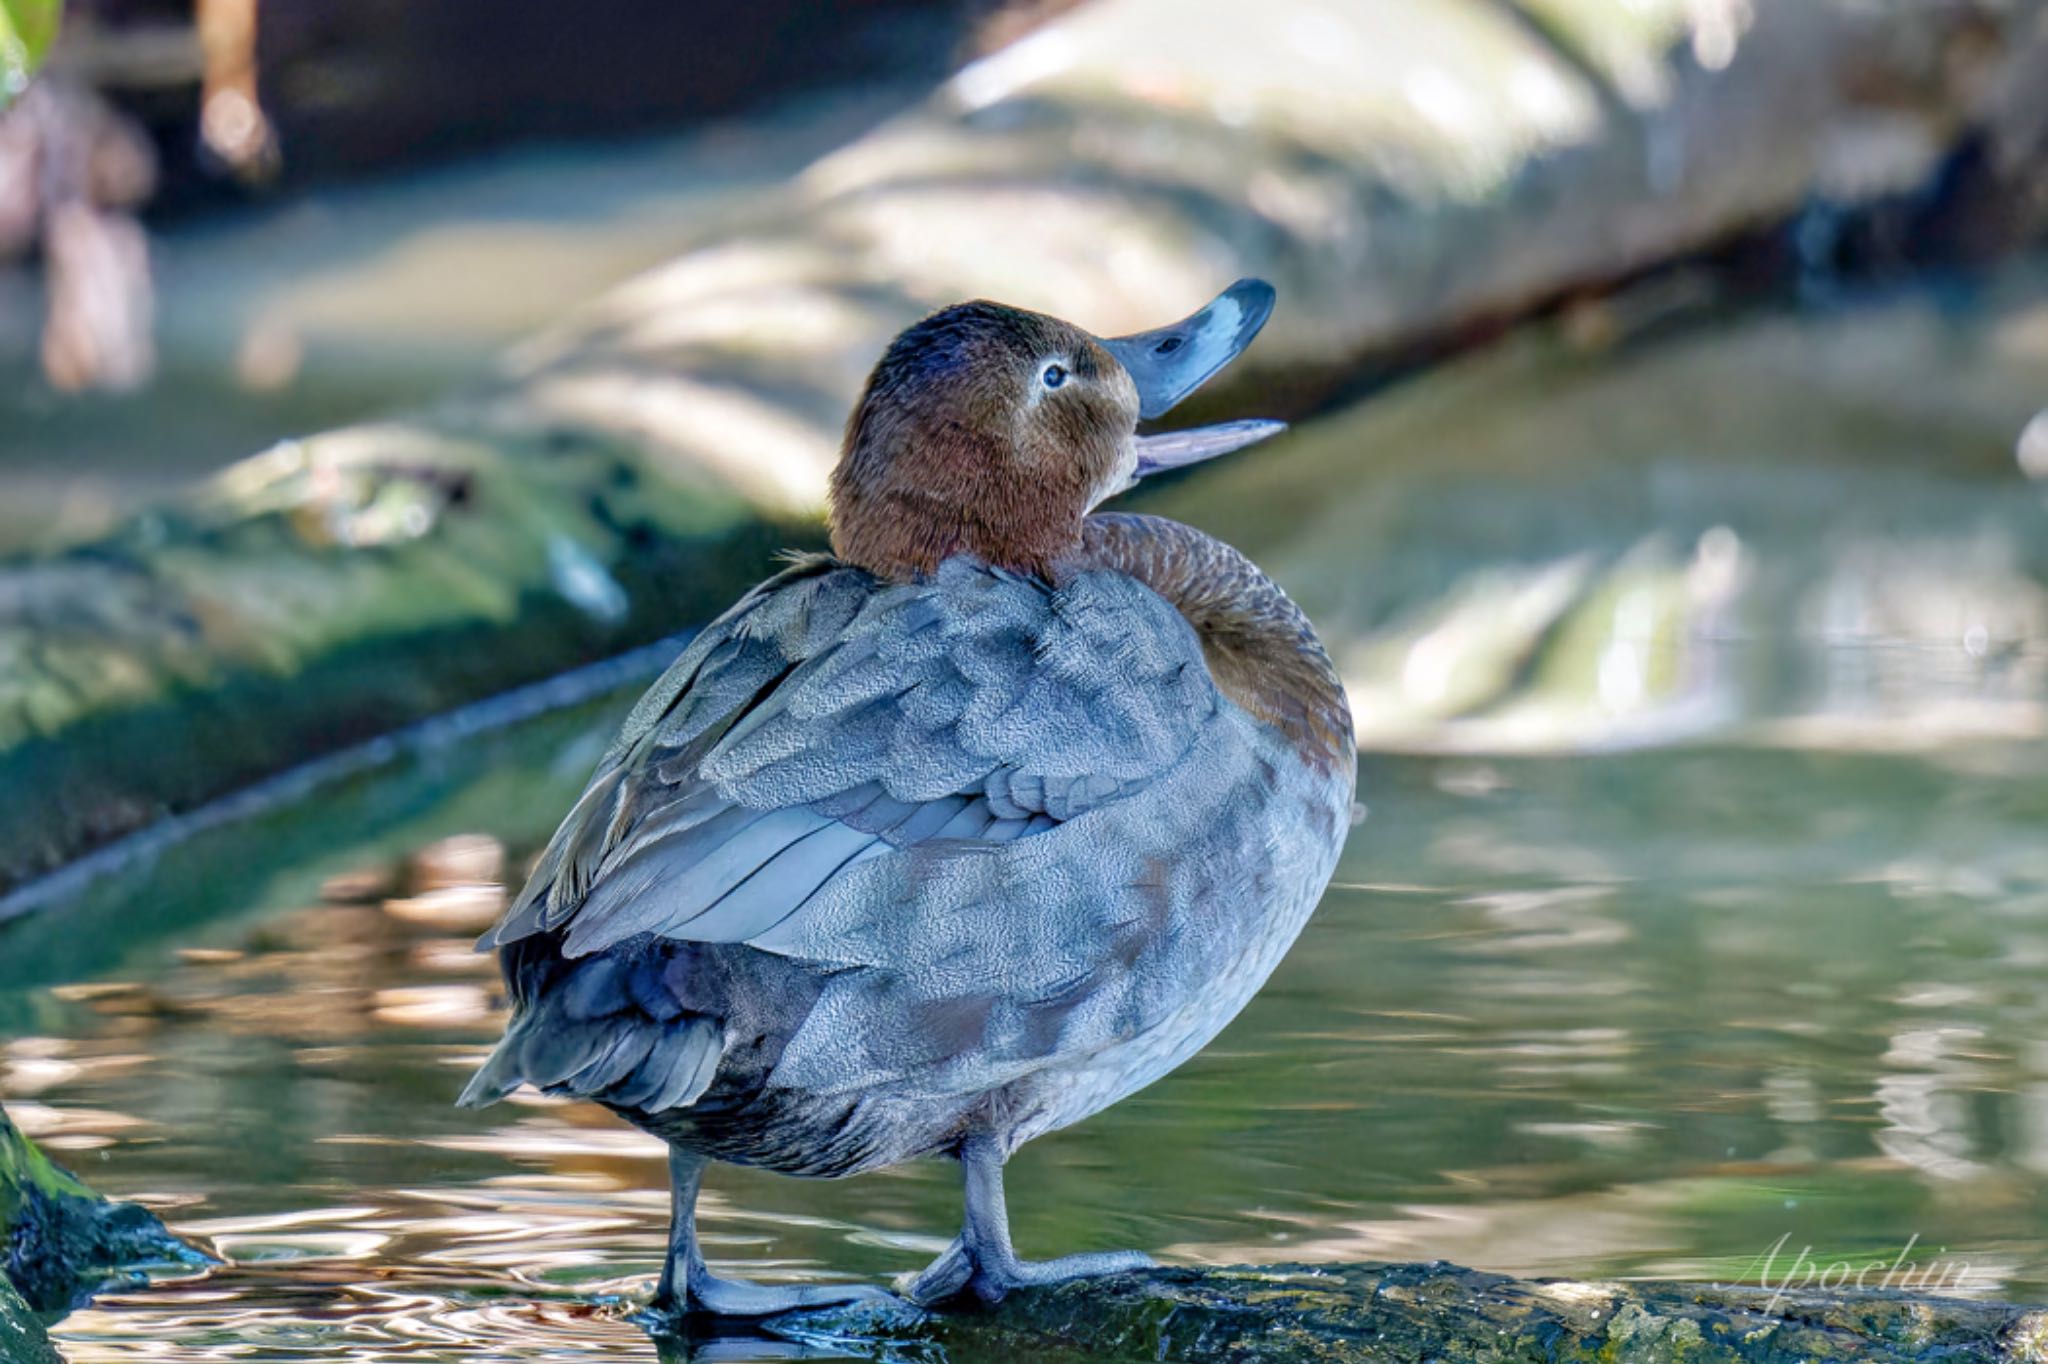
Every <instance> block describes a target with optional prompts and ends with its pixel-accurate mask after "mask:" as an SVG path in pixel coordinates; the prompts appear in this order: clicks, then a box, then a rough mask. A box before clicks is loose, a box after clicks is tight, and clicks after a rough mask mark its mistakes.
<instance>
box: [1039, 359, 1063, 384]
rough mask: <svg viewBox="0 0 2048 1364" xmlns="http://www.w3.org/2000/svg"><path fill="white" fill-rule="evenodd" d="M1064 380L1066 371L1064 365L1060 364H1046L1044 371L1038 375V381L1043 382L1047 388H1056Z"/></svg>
mask: <svg viewBox="0 0 2048 1364" xmlns="http://www.w3.org/2000/svg"><path fill="white" fill-rule="evenodd" d="M1066 381H1067V371H1066V368H1065V366H1062V365H1047V366H1046V367H1045V370H1044V372H1042V373H1041V374H1040V375H1039V376H1038V382H1039V383H1041V384H1044V385H1045V386H1046V387H1047V388H1058V387H1059V386H1060V385H1061V384H1063V383H1065V382H1066Z"/></svg>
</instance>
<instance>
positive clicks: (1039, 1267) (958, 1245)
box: [896, 1237, 1156, 1307]
mask: <svg viewBox="0 0 2048 1364" xmlns="http://www.w3.org/2000/svg"><path fill="white" fill-rule="evenodd" d="M1004 1250H1006V1251H1008V1247H1004ZM1155 1263H1156V1262H1155V1261H1154V1260H1153V1259H1152V1257H1151V1256H1149V1255H1146V1254H1144V1253H1142V1252H1140V1251H1135V1250H1110V1251H1100V1252H1097V1253H1095V1254H1089V1255H1062V1256H1061V1257H1060V1258H1058V1259H1057V1260H1020V1259H1018V1258H1017V1256H1016V1253H1015V1252H1014V1251H1009V1253H1007V1254H1002V1255H995V1254H989V1253H987V1252H986V1251H984V1252H982V1253H977V1252H975V1251H974V1250H971V1249H969V1248H968V1246H967V1244H966V1241H965V1238H964V1237H963V1238H962V1239H961V1240H958V1241H955V1242H954V1243H953V1244H952V1245H950V1246H948V1247H947V1248H946V1253H945V1254H943V1255H941V1256H939V1258H938V1259H936V1260H934V1261H932V1262H931V1264H930V1265H928V1266H926V1267H925V1268H924V1269H923V1270H922V1271H921V1272H919V1273H917V1274H907V1275H905V1276H904V1277H902V1278H901V1279H898V1280H897V1281H896V1291H897V1292H898V1293H900V1294H902V1295H903V1296H904V1297H906V1298H908V1299H910V1301H912V1302H914V1303H916V1304H917V1305H918V1306H919V1307H931V1306H934V1305H936V1304H938V1303H942V1302H949V1301H952V1300H954V1299H957V1298H961V1297H966V1296H969V1295H971V1296H973V1297H976V1298H979V1299H980V1300H981V1301H983V1302H986V1303H996V1302H1001V1301H1002V1300H1003V1298H1004V1297H1006V1296H1008V1295H1009V1294H1010V1293H1011V1292H1012V1291H1014V1290H1016V1289H1019V1288H1041V1287H1044V1286H1046V1285H1048V1284H1057V1283H1068V1282H1070V1281H1072V1280H1074V1279H1093V1278H1099V1277H1100V1276H1102V1275H1104V1274H1123V1273H1127V1272H1129V1271H1131V1270H1137V1269H1150V1268H1152V1267H1153V1265H1154V1264H1155Z"/></svg>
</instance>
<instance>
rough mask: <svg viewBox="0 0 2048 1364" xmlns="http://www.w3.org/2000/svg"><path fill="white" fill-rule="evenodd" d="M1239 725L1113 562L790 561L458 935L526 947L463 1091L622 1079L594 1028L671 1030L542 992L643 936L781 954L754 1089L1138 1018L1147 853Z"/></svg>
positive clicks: (622, 1048) (1143, 1016)
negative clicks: (549, 1037)
mask: <svg viewBox="0 0 2048 1364" xmlns="http://www.w3.org/2000/svg"><path fill="white" fill-rule="evenodd" d="M1247 723H1248V722H1247V721H1246V720H1245V718H1244V717H1243V715H1242V714H1241V713H1240V712H1237V711H1236V710H1235V708H1233V707H1230V706H1228V704H1227V703H1225V702H1223V701H1222V700H1221V698H1220V696H1219V694H1218V692H1217V690H1216V687H1215V685H1214V684H1213V682H1212V681H1211V680H1210V677H1209V674H1208V672H1207V670H1206V669H1205V668H1204V666H1203V661H1202V651H1201V646H1200V644H1199V643H1198V641H1197V640H1196V638H1195V636H1194V633H1193V631H1192V630H1191V629H1190V628H1189V626H1188V625H1187V623H1186V622H1185V621H1184V620H1183V619H1182V618H1181V616H1180V615H1179V614H1178V613H1177V612H1176V611H1175V610H1174V609H1173V608H1172V606H1170V605H1169V604H1168V603H1167V602H1165V601H1164V600H1163V599H1162V598H1160V597H1159V596H1158V595H1157V594H1156V593H1154V592H1152V591H1151V590H1150V589H1148V588H1146V587H1145V586H1143V585H1142V584H1140V583H1138V582H1137V581H1135V580H1134V579H1132V578H1129V577H1127V576H1125V575H1123V574H1120V573H1113V572H1083V573H1079V574H1076V575H1075V576H1074V577H1072V578H1071V579H1069V580H1067V581H1065V582H1063V583H1062V584H1061V585H1060V586H1059V587H1057V588H1053V587H1048V586H1047V585H1046V584H1044V583H1042V582H1038V581H1036V580H1030V579H1025V578H1021V577H1017V576H1014V575H1010V574H1005V573H1001V572H996V571H992V570H989V569H987V568H984V567H981V566H978V565H974V564H971V563H968V562H965V561H954V562H950V563H948V564H947V565H946V566H945V567H944V568H943V569H942V570H941V571H940V572H939V573H938V574H937V575H935V576H934V577H933V578H932V579H931V580H929V581H926V582H922V583H915V584H888V583H884V582H881V581H879V580H877V579H875V578H873V577H871V576H870V575H868V574H866V573H864V572H861V571H859V570H855V569H850V568H844V567H840V566H837V565H836V564H833V563H832V562H831V561H813V562H809V563H806V564H803V565H800V566H799V567H798V568H796V569H793V570H791V571H790V572H788V573H786V574H784V575H782V576H781V577H780V578H778V579H775V580H773V581H771V582H770V583H767V584H764V585H763V586H762V588H760V589H758V590H757V591H756V592H754V593H753V594H751V595H750V596H749V597H747V598H746V599H745V600H743V601H742V602H741V603H740V604H739V605H737V606H736V607H734V608H733V610H732V611H730V612H728V613H727V614H726V615H725V616H724V617H723V618H721V619H720V620H719V621H717V622H716V623H714V624H713V625H711V626H710V627H708V628H707V629H706V630H705V631H704V633H703V634H702V635H700V636H699V637H698V638H697V639H696V640H695V641H693V642H692V644H691V646H690V647H689V649H688V650H687V651H686V652H685V653H684V655H683V656H682V657H681V658H679V659H678V660H677V662H676V663H675V665H674V666H673V667H672V668H671V669H670V670H669V672H668V673H667V674H666V675H665V676H664V677H663V678H662V680H661V681H659V682H658V683H656V685H655V686H654V687H653V688H652V689H651V690H650V691H649V693H648V694H647V696H646V697H645V698H644V699H643V701H642V702H641V704H640V705H639V707H638V708H637V709H636V710H635V711H634V713H633V715H632V717H631V718H630V719H629V721H628V723H627V725H626V727H625V730H624V731H623V733H622V735H621V737H620V739H619V741H618V743H617V744H616V745H615V746H614V747H613V749H612V750H611V752H610V753H609V754H608V755H607V757H606V758H605V759H604V761H603V763H602V764H601V765H600V768H599V770H598V772H597V774H596V775H595V777H593V779H592V781H591V783H590V785H589V787H588V789H587V790H586V792H585V795H584V797H583V798H582V800H581V801H580V802H579V803H578V805H577V806H576V808H575V809H574V811H573V812H572V813H571V814H570V816H569V817H568V819H567V820H565V821H564V823H563V825H562V827H561V828H560V830H559V831H558V832H557V833H556V835H555V838H554V840H553V841H552V842H551V844H550V845H549V847H548V849H547V851H546V852H545V853H544V855H543V857H542V859H541V861H540V863H539V865H538V867H537V869H536V871H535V874H534V876H533V878H532V880H531V881H530V883H529V884H528V885H527V887H526V888H525V890H524V891H523V893H522V894H521V895H520V896H519V897H518V899H517V901H516V902H515V903H514V905H513V906H512V908H511V909H510V910H509V911H508V913H507V915H506V917H505V919H504V921H503V922H502V923H501V924H500V925H499V926H498V927H497V928H496V929H495V930H493V932H492V933H491V934H489V935H487V936H486V938H485V939H484V942H483V944H482V945H483V946H487V947H488V946H514V947H518V946H519V945H522V944H523V945H525V946H524V948H522V950H521V951H519V952H515V953H512V954H508V963H509V961H510V959H511V957H513V956H520V957H521V959H522V960H528V961H532V960H535V955H534V951H533V949H534V948H543V951H542V953H541V955H542V956H544V957H545V958H546V959H547V962H548V964H547V967H546V970H545V972H544V973H543V975H542V976H541V977H540V978H537V979H535V980H531V981H528V982H525V983H522V982H521V981H520V980H519V979H516V978H515V979H514V980H513V987H514V991H515V998H516V1000H517V1002H518V1003H520V1004H521V1006H522V1017H521V1019H520V1020H519V1021H518V1022H516V1023H515V1025H514V1028H513V1030H512V1034H511V1035H510V1036H508V1039H507V1042H506V1045H505V1047H504V1048H501V1057H502V1054H503V1053H504V1052H506V1051H507V1050H516V1051H517V1052H518V1053H519V1056H518V1057H516V1058H514V1059H512V1060H509V1061H503V1062H502V1063H499V1062H495V1061H494V1067H493V1069H491V1071H490V1072H489V1074H490V1076H491V1078H490V1079H489V1080H485V1079H483V1078H482V1077H480V1078H479V1081H478V1084H479V1085H480V1086H481V1087H482V1088H481V1090H480V1091H479V1093H480V1094H481V1095H483V1096H485V1097H495V1095H496V1094H497V1093H502V1092H504V1090H505V1089H507V1088H509V1085H510V1084H516V1083H517V1082H518V1080H519V1079H520V1078H525V1079H527V1080H531V1081H535V1082H536V1083H541V1084H553V1085H554V1086H555V1087H557V1088H558V1089H562V1090H565V1091H566V1092H570V1093H576V1094H586V1095H590V1096H592V1097H600V1098H606V1099H607V1101H614V1102H615V1101H616V1092H615V1091H616V1088H617V1081H616V1080H615V1079H614V1078H613V1076H612V1074H611V1072H612V1071H614V1070H620V1069H621V1068H623V1069H624V1073H625V1074H627V1075H628V1077H629V1078H631V1079H632V1080H633V1083H634V1084H635V1085H636V1086H638V1087H640V1088H645V1087H646V1083H648V1082H646V1081H643V1080H642V1079H641V1078H640V1072H639V1070H638V1069H636V1068H635V1067H634V1066H631V1065H628V1064H627V1059H628V1058H627V1057H626V1053H627V1052H629V1051H632V1050H634V1049H635V1048H638V1047H640V1045H641V1043H640V1042H639V1041H638V1040H635V1041H633V1042H620V1041H619V1040H618V1039H617V1038H616V1037H614V1036H611V1035H610V1033H609V1032H607V1031H606V1029H610V1032H617V1031H619V1030H620V1029H621V1028H626V1029H628V1030H631V1029H640V1030H642V1031H647V1032H650V1033H651V1032H655V1031H660V1030H663V1029H672V1028H673V1027H674V1026H675V1024H674V1023H673V1022H659V1021H657V1020H655V1019H653V1017H652V1016H651V1014H649V1013H648V1010H646V1009H645V1008H638V1007H635V1008H629V1009H625V1010H623V1011H622V1012H621V1014H620V1017H619V1020H617V1021H614V1022H610V1023H607V1024H606V1025H605V1027H604V1028H598V1029H595V1030H593V1029H591V1028H589V1027H588V1026H586V1025H584V1024H580V1023H575V1024H573V1025H572V1020H570V1019H568V1017H567V1014H568V1012H569V1011H568V1010H566V1008H565V1007H564V1003H563V1000H564V999H565V998H566V997H567V995H568V994H569V993H570V992H571V986H572V985H573V984H574V983H575V981H576V979H577V978H578V977H579V976H580V973H581V972H582V971H585V970H589V969H590V968H589V967H585V966H583V965H582V964H581V963H582V959H585V958H603V957H606V956H607V955H616V956H619V957H621V958H623V959H628V960H632V961H636V962H638V961H648V960H654V961H661V962H666V961H669V960H670V955H669V954H668V952H667V950H666V949H664V950H652V951H651V950H650V947H649V944H650V942H652V943H664V942H665V943H670V944H678V945H680V944H705V945H711V944H731V945H740V944H743V945H745V947H744V948H731V949H718V950H727V951H730V950H741V951H747V950H751V951H753V952H757V953H764V954H769V955H772V956H773V957H775V958H777V959H779V960H781V961H783V962H786V963H788V964H789V965H790V966H793V967H797V968H800V970H801V971H802V973H803V974H804V975H805V977H806V979H807V980H809V981H810V982H811V985H810V988H808V989H804V990H797V991H794V992H793V993H792V996H791V1001H790V1005H789V1008H790V1009H792V1010H794V1009H796V1008H798V1007H799V1006H800V1008H801V1012H800V1013H798V1015H797V1016H796V1017H791V1018H786V1019H780V1020H774V1021H777V1022H779V1023H780V1024H781V1026H782V1027H783V1028H785V1029H786V1031H785V1033H784V1035H783V1037H782V1038H780V1039H778V1041H779V1042H781V1043H786V1045H780V1046H779V1047H778V1048H777V1054H776V1056H775V1058H774V1062H773V1065H772V1068H771V1069H772V1073H771V1074H769V1075H767V1076H766V1077H765V1079H766V1083H768V1084H771V1085H775V1086H783V1087H800V1088H804V1089H807V1090H812V1091H824V1092H840V1093H844V1092H848V1091H850V1090H852V1089H856V1088H859V1087H862V1086H868V1085H873V1084H876V1083H878V1082H894V1081H900V1080H902V1079H903V1078H904V1077H907V1076H922V1077H923V1079H922V1080H921V1081H920V1083H923V1084H928V1085H930V1086H931V1087H933V1088H934V1089H935V1090H936V1091H939V1092H963V1091H964V1090H967V1089H971V1088H975V1087H986V1086H987V1085H989V1084H993V1083H1000V1082H1001V1081H1002V1080H1003V1078H1004V1077H1005V1076H1008V1075H1012V1074H1015V1073H1019V1072H1021V1071H1024V1070H1028V1069H1030V1068H1031V1067H1032V1066H1033V1065H1035V1064H1037V1063H1039V1062H1040V1061H1042V1060H1043V1058H1045V1057H1046V1056H1048V1055H1051V1054H1052V1053H1054V1052H1055V1051H1058V1050H1060V1049H1062V1048H1065V1047H1069V1046H1072V1045H1075V1044H1076V1042H1077V1040H1078V1041H1080V1042H1082V1043H1083V1044H1086V1043H1087V1042H1088V1041H1089V1039H1094V1040H1104V1039H1108V1038H1110V1037H1113V1036H1117V1035H1126V1034H1130V1033H1132V1032H1135V1031H1138V1030H1142V1028H1143V1027H1144V1026H1145V1025H1146V1022H1147V1019H1148V1018H1149V1017H1150V1016H1151V1015H1153V1014H1156V1013H1157V1012H1158V1011H1159V1010H1160V1009H1161V1008H1165V1007H1167V1006H1168V1004H1169V1003H1170V1002H1171V1000H1172V998H1173V997H1174V988H1170V983H1169V982H1167V981H1165V980H1163V979H1159V978H1157V977H1156V976H1148V975H1147V973H1146V971H1145V970H1143V969H1141V968H1140V966H1139V963H1140V960H1141V959H1142V958H1144V957H1145V956H1146V954H1147V952H1148V949H1149V948H1150V947H1151V946H1153V945H1155V944H1157V943H1160V942H1163V941H1164V940H1165V939H1166V938H1167V937H1168V936H1169V925H1168V919H1169V918H1170V916H1171V912H1172V910H1173V909H1174V908H1175V905H1174V904H1173V903H1172V901H1174V900H1175V899H1177V898H1184V893H1182V892H1175V891H1172V890H1171V889H1170V888H1169V887H1168V885H1167V884H1166V878H1164V877H1162V876H1161V875H1160V873H1159V869H1158V862H1159V859H1158V857H1157V856H1156V852H1157V848H1156V846H1155V845H1157V844H1158V843H1159V841H1160V839H1162V838H1165V837H1167V836H1168V834H1169V832H1170V831H1171V830H1173V828H1174V827H1175V826H1176V825H1177V824H1178V823H1179V822H1180V821H1181V820H1190V821H1197V822H1200V821H1203V820H1206V819H1208V818H1209V815H1208V814H1207V813H1206V811H1207V808H1208V807H1210V806H1211V804H1212V803H1214V802H1222V801H1225V800H1227V799H1228V798H1229V796H1230V793H1231V791H1232V790H1233V789H1234V788H1236V787H1238V786H1240V785H1241V784H1242V783H1244V782H1246V781H1254V782H1255V781H1258V780H1260V777H1259V773H1258V771H1257V765H1256V761H1255V759H1254V757H1253V756H1252V755H1251V754H1250V753H1249V751H1248V750H1247V748H1246V746H1245V743H1244V733H1243V731H1244V729H1245V727H1246V725H1247ZM1191 791H1193V792H1199V793H1200V799H1195V800H1191V799H1190V797H1189V795H1188V794H1187V793H1189V792H1191ZM1141 794H1142V795H1144V796H1145V797H1146V799H1144V800H1142V801H1141V800H1136V799H1134V798H1135V797H1138V796H1140V795H1141ZM1118 811H1120V812H1121V813H1120V814H1119V815H1118V817H1117V818H1116V820H1115V821H1114V822H1109V823H1102V824H1099V825H1095V824H1092V823H1091V822H1090V821H1089V816H1091V815H1094V816H1097V817H1104V816H1107V815H1109V814H1110V813H1111V812H1118ZM1134 830H1136V831H1140V832H1134ZM1200 832H1202V833H1206V832H1208V831H1207V830H1206V829H1203V830H1201V831H1200ZM1196 836H1197V832H1196V831H1195V830H1189V831H1186V832H1183V833H1182V834H1181V835H1180V837H1182V838H1183V839H1192V838H1195V837H1196ZM1148 847H1149V848H1152V849H1153V851H1154V854H1155V855H1151V856H1148V855H1147V849H1148ZM544 945H545V946H544ZM702 950H712V949H711V948H709V947H706V948H705V949H702ZM721 960H725V959H723V958H721ZM663 969H670V971H671V976H673V974H674V970H673V968H663ZM1175 969H1178V968H1175ZM686 974H687V973H686ZM698 974H699V975H702V972H699V973H698ZM1184 984H1185V982H1173V983H1172V985H1174V986H1178V985H1184ZM593 988H595V986H593ZM682 993H683V994H684V995H688V994H690V993H691V991H690V990H688V989H684V990H683V991H682ZM714 993H715V992H714ZM753 993H754V994H756V995H758V993H759V989H758V988H755V989H754V990H753ZM543 995H544V996H546V997H545V998H541V997H540V996H543ZM670 1004H671V1007H670V1012H671V1013H672V1014H674V1013H678V1012H682V1013H685V1014H686V1016H689V1017H695V1016H697V1014H696V1013H694V1012H691V1011H694V1010H706V1011H710V1012H712V1013H714V1014H716V1015H718V1016H720V1017H723V1015H724V1014H728V1013H732V1012H734V1011H735V1010H736V1008H737V1007H738V1006H735V1005H734V1004H733V1003H732V1002H731V1001H730V1000H729V999H723V998H721V999H682V1000H679V1001H678V1000H673V999H671V1001H670ZM543 1015H545V1016H546V1017H543ZM750 1026H752V1025H750ZM1077 1029H1078V1030H1079V1031H1078V1032H1077ZM559 1032H577V1033H578V1034H579V1037H580V1039H581V1040H580V1041H577V1042H573V1043H570V1044H568V1047H567V1050H568V1052H569V1053H571V1054H569V1055H567V1056H555V1055H554V1054H553V1053H554V1051H555V1050H559V1049H561V1045H562V1044H561V1043H560V1042H559V1040H557V1041H555V1042H543V1041H540V1040H536V1039H535V1038H534V1036H533V1035H534V1034H536V1033H550V1034H551V1033H559ZM1083 1033H1085V1034H1087V1037H1086V1038H1083V1037H1082V1036H1081V1034H1083ZM1097 1034H1099V1037H1098V1036H1097ZM707 1045H708V1035H707ZM649 1049H650V1050H651V1046H650V1048H649ZM528 1053H531V1054H532V1059H531V1061H529V1060H527V1059H526V1057H527V1055H528ZM543 1062H545V1064H544V1065H543ZM678 1065H680V1063H678ZM536 1069H544V1070H545V1071H546V1072H547V1074H546V1075H545V1076H542V1075H536V1074H535V1073H534V1071H535V1070H536ZM657 1069H659V1068H657ZM691 1078H692V1079H693V1080H694V1078H695V1076H694V1073H693V1075H692V1077H691ZM603 1081H609V1082H610V1086H609V1090H608V1089H607V1088H605V1087H604V1086H601V1085H600V1083H599V1082H603ZM508 1082H509V1083H508ZM692 1089H693V1086H692V1085H680V1086H679V1087H678V1092H684V1093H687V1097H688V1098H689V1099H695V1098H696V1097H697V1095H698V1093H699V1092H701V1090H698V1091H696V1092H691V1091H692ZM661 1097H663V1098H668V1097H672V1096H671V1094H670V1091H668V1090H667V1089H664V1090H663V1091H662V1093H661Z"/></svg>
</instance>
